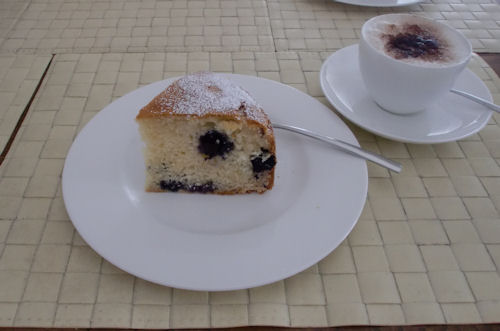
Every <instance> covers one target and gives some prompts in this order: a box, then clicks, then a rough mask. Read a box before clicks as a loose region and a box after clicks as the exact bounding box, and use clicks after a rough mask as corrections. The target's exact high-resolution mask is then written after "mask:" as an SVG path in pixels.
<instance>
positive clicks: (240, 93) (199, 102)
mask: <svg viewBox="0 0 500 331" xmlns="http://www.w3.org/2000/svg"><path fill="white" fill-rule="evenodd" d="M171 87H174V89H173V90H171V91H170V92H174V93H163V94H162V95H161V96H160V98H158V99H157V100H158V104H157V105H158V106H159V107H158V111H159V112H160V113H164V112H169V113H172V114H180V115H195V116H203V115H206V114H210V113H216V114H228V115H242V116H244V117H247V118H249V119H252V120H254V121H257V122H260V123H262V124H267V122H268V120H267V117H266V115H265V114H264V113H263V111H262V109H261V107H260V106H259V104H258V103H257V102H256V101H255V100H254V99H253V98H252V96H251V95H250V94H249V93H248V92H247V91H245V90H244V89H242V88H241V87H239V86H238V85H236V84H235V83H233V82H232V81H230V80H229V79H226V78H224V77H222V76H220V75H218V74H215V73H210V72H200V73H195V74H191V75H187V76H184V77H182V78H180V79H179V80H177V81H175V82H174V83H173V84H172V86H170V87H169V88H168V89H167V91H168V90H169V89H170V88H171ZM175 87H176V88H177V89H178V93H175Z"/></svg>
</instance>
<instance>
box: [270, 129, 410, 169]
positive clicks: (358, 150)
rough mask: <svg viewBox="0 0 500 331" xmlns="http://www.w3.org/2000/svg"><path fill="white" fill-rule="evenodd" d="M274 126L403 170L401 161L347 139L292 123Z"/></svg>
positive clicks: (388, 166)
mask: <svg viewBox="0 0 500 331" xmlns="http://www.w3.org/2000/svg"><path fill="white" fill-rule="evenodd" d="M273 128H276V129H282V130H287V131H292V132H295V133H299V134H302V135H304V136H308V137H310V138H313V139H317V140H320V141H323V142H326V143H329V144H331V145H334V146H335V147H337V148H339V149H341V150H344V151H346V152H348V153H350V154H354V155H357V156H360V157H362V158H364V159H365V160H369V161H371V162H374V163H376V164H378V165H380V166H382V167H384V168H387V169H389V170H392V171H394V172H398V173H399V172H400V171H401V164H400V163H398V162H396V161H392V160H389V159H387V158H385V157H383V156H381V155H379V154H375V153H372V152H369V151H367V150H364V149H361V148H359V147H358V146H355V145H352V144H350V143H348V142H345V141H342V140H339V139H336V138H331V137H327V136H322V135H319V134H317V133H314V132H312V131H309V130H306V129H302V128H298V127H295V126H291V125H284V124H277V123H273Z"/></svg>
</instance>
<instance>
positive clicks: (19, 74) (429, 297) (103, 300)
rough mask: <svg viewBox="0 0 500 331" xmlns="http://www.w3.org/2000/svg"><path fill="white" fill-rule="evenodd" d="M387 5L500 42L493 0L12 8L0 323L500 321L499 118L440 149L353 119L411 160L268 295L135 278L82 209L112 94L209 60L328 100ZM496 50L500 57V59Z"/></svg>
mask: <svg viewBox="0 0 500 331" xmlns="http://www.w3.org/2000/svg"><path fill="white" fill-rule="evenodd" d="M374 2H376V0H374ZM387 12H411V13H417V14H420V15H425V16H429V17H432V18H434V19H437V20H440V21H444V22H446V23H448V24H451V25H452V26H454V27H456V28H458V29H460V30H461V31H462V32H464V33H465V34H466V35H467V37H468V38H469V39H470V40H471V42H472V44H473V46H474V49H475V51H477V52H488V53H498V52H500V25H499V24H500V23H499V22H500V6H499V5H498V4H496V3H495V2H494V1H487V0H471V1H461V0H451V1H427V2H423V3H421V4H416V5H412V6H408V7H400V8H370V7H357V6H351V5H344V4H340V3H336V2H334V1H326V0H325V1H323V0H266V1H264V0H246V1H240V0H198V1H194V0H190V1H186V0H172V1H164V0H141V1H139V0H113V1H111V0H99V1H83V0H33V1H28V0H19V1H16V0H4V1H1V2H0V150H4V153H2V155H1V157H0V159H1V160H3V162H2V164H1V165H0V326H4V327H5V326H7V327H8V326H13V325H14V326H26V327H29V326H38V327H52V326H58V327H59V326H64V327H133V328H166V327H174V328H183V327H188V328H199V327H225V326H241V325H275V326H294V327H300V326H309V327H319V326H338V325H380V324H384V325H404V324H444V323H447V324H464V323H490V322H500V274H499V270H500V126H499V123H500V116H499V115H498V114H495V115H494V116H493V117H492V119H491V121H490V122H489V123H488V125H487V126H486V127H485V128H484V129H483V130H482V131H481V132H479V133H478V134H475V135H473V136H470V137H468V138H467V139H464V140H461V141H457V142H451V143H445V144H435V145H414V144H403V143H399V142H395V141H391V140H387V139H383V138H381V137H377V136H375V135H372V134H370V133H368V132H366V131H364V130H362V129H360V128H358V127H356V126H354V125H352V124H349V123H348V122H347V121H346V123H348V124H349V125H350V127H351V129H352V131H353V132H354V133H355V135H356V137H357V138H358V140H359V141H360V144H361V145H362V146H363V147H364V148H367V149H370V150H373V151H376V152H379V153H381V154H383V155H385V156H387V157H389V158H393V159H396V160H398V161H400V162H401V163H403V166H404V168H403V171H402V172H401V173H400V174H393V173H389V172H388V171H386V170H385V169H382V168H380V167H377V166H374V165H371V164H369V166H368V171H369V192H368V199H367V202H366V205H365V208H364V210H363V213H362V215H361V217H360V220H359V222H358V223H357V225H356V227H355V228H354V230H353V231H352V233H351V234H350V235H349V237H348V238H347V239H346V240H345V242H343V244H342V245H341V246H340V247H338V248H337V249H336V250H335V251H334V252H332V253H331V254H330V255H329V256H327V257H326V258H325V259H324V260H322V261H321V262H319V263H318V264H316V265H314V266H312V267H311V268H309V269H308V270H306V271H304V272H301V273H300V274H298V275H295V276H293V277H290V278H288V279H285V280H282V281H278V282H276V283H273V284H270V285H267V286H263V287H259V288H252V289H248V290H240V291H230V292H216V293H215V292H214V293H209V292H195V291H186V290H179V289H172V288H168V287H163V286H159V285H155V284H151V283H149V282H146V281H143V280H141V279H138V278H135V277H133V276H131V275H129V274H127V273H125V272H123V271H121V270H119V269H117V268H116V267H114V266H113V265H111V264H110V263H108V262H107V261H105V260H103V259H102V258H101V257H100V256H98V255H97V254H96V253H95V252H94V251H93V250H92V249H91V248H90V247H89V246H88V245H87V244H86V243H85V242H84V241H83V240H82V239H81V237H80V236H79V235H78V233H77V232H76V231H75V229H74V227H73V225H72V223H71V221H70V219H69V217H68V215H67V213H66V210H65V207H64V202H63V199H62V193H61V171H62V167H63V165H64V160H65V157H66V154H67V151H68V149H69V148H70V146H71V144H72V141H73V139H74V138H75V136H76V135H77V133H78V132H79V130H80V129H81V128H82V127H83V126H84V125H85V124H86V123H87V122H88V121H89V120H90V119H91V118H92V117H93V116H94V115H95V114H96V113H97V112H99V111H100V110H101V109H102V108H103V107H104V106H106V105H107V104H108V103H110V102H111V101H112V100H114V99H116V98H118V97H120V96H122V95H124V94H125V93H127V92H129V91H132V90H134V89H136V88H138V87H140V86H144V85H146V84H149V83H151V82H154V81H158V80H161V79H164V78H167V77H172V76H179V75H182V74H185V73H187V72H194V71H199V70H211V71H217V72H234V73H240V74H248V75H256V76H260V77H265V78H269V79H273V80H277V81H280V82H282V83H285V84H288V85H290V86H293V87H295V88H297V89H299V90H302V91H304V92H306V93H308V94H309V95H311V96H313V97H315V98H317V99H318V100H320V101H321V102H323V103H325V104H327V105H329V104H328V102H327V101H326V99H325V97H324V95H323V93H322V91H321V88H320V86H319V70H320V67H321V64H322V62H323V61H324V60H325V59H326V58H327V57H328V56H329V55H330V54H331V53H332V52H333V51H335V50H338V49H340V48H342V47H344V46H347V45H350V44H353V43H357V42H358V36H359V30H360V28H361V25H362V24H363V22H364V21H365V20H366V19H368V18H370V17H372V16H374V15H377V14H382V13H387ZM485 58H486V59H488V60H492V61H496V65H498V61H499V60H498V55H493V56H489V57H485ZM492 63H494V62H492ZM469 68H471V69H472V70H473V71H474V72H475V73H476V74H477V75H478V76H479V77H480V78H481V79H482V80H483V81H484V82H485V83H486V85H487V86H488V88H489V89H490V91H491V92H492V94H493V96H494V98H495V100H496V102H497V103H499V102H500V80H499V78H498V76H497V74H495V72H494V70H493V69H492V68H491V67H490V66H489V65H488V64H487V63H486V62H485V61H484V60H483V59H481V58H480V57H479V56H474V57H473V59H472V61H471V63H470V65H469ZM329 106H330V105H329ZM330 107H331V106H330ZM331 108H332V111H335V110H334V109H333V107H331Z"/></svg>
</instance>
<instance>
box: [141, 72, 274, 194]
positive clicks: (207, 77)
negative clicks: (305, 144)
mask: <svg viewBox="0 0 500 331" xmlns="http://www.w3.org/2000/svg"><path fill="white" fill-rule="evenodd" d="M136 120H137V122H138V123H139V131H140V133H141V136H142V140H143V141H144V142H145V144H146V147H145V150H144V158H145V163H146V191H149V192H161V191H171V192H177V191H184V192H200V193H217V194H239V193H250V192H258V193H262V192H265V191H267V190H269V189H271V188H272V186H273V182H274V167H275V164H276V156H275V149H276V148H275V142H274V135H273V129H272V126H271V122H270V121H269V119H268V117H267V115H266V114H265V113H264V111H263V110H262V108H261V107H260V106H259V105H258V104H257V103H256V102H255V100H254V99H253V98H252V97H251V96H250V95H249V94H248V92H246V91H245V90H244V89H242V88H241V87H239V86H237V85H236V84H234V83H233V82H231V81H230V80H228V79H226V78H224V77H222V76H220V75H217V74H214V73H207V72H203V73H196V74H192V75H188V76H184V77H182V78H180V79H179V80H177V81H175V82H174V83H172V85H170V86H168V87H167V88H166V89H165V90H164V91H163V92H161V93H160V94H159V95H158V96H156V97H155V98H154V99H153V100H152V101H151V102H150V103H149V104H148V105H146V106H145V107H144V108H142V109H141V110H140V112H139V114H138V115H137V117H136Z"/></svg>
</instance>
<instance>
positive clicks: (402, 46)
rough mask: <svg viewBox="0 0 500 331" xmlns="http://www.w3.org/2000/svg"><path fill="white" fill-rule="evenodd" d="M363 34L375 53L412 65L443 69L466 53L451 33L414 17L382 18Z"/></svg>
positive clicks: (463, 57)
mask: <svg viewBox="0 0 500 331" xmlns="http://www.w3.org/2000/svg"><path fill="white" fill-rule="evenodd" d="M364 33H365V38H366V40H367V41H368V43H369V44H370V45H371V46H372V47H374V48H375V49H376V50H378V51H379V52H382V53H384V54H386V55H388V56H390V57H392V58H394V59H396V60H400V61H404V62H406V63H410V64H414V65H419V66H428V67H444V66H448V65H451V64H455V63H459V62H462V61H463V60H464V59H465V58H466V57H467V56H468V54H469V49H468V45H466V44H465V43H464V41H463V40H462V39H461V38H460V37H459V36H458V35H457V34H455V33H454V32H453V31H449V30H448V29H446V28H445V27H442V26H440V25H438V24H435V23H433V22H432V21H430V20H427V19H424V18H421V17H418V16H405V17H401V16H398V15H383V16H381V17H380V19H375V20H373V22H371V24H369V25H368V26H367V27H366V29H365V31H364Z"/></svg>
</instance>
